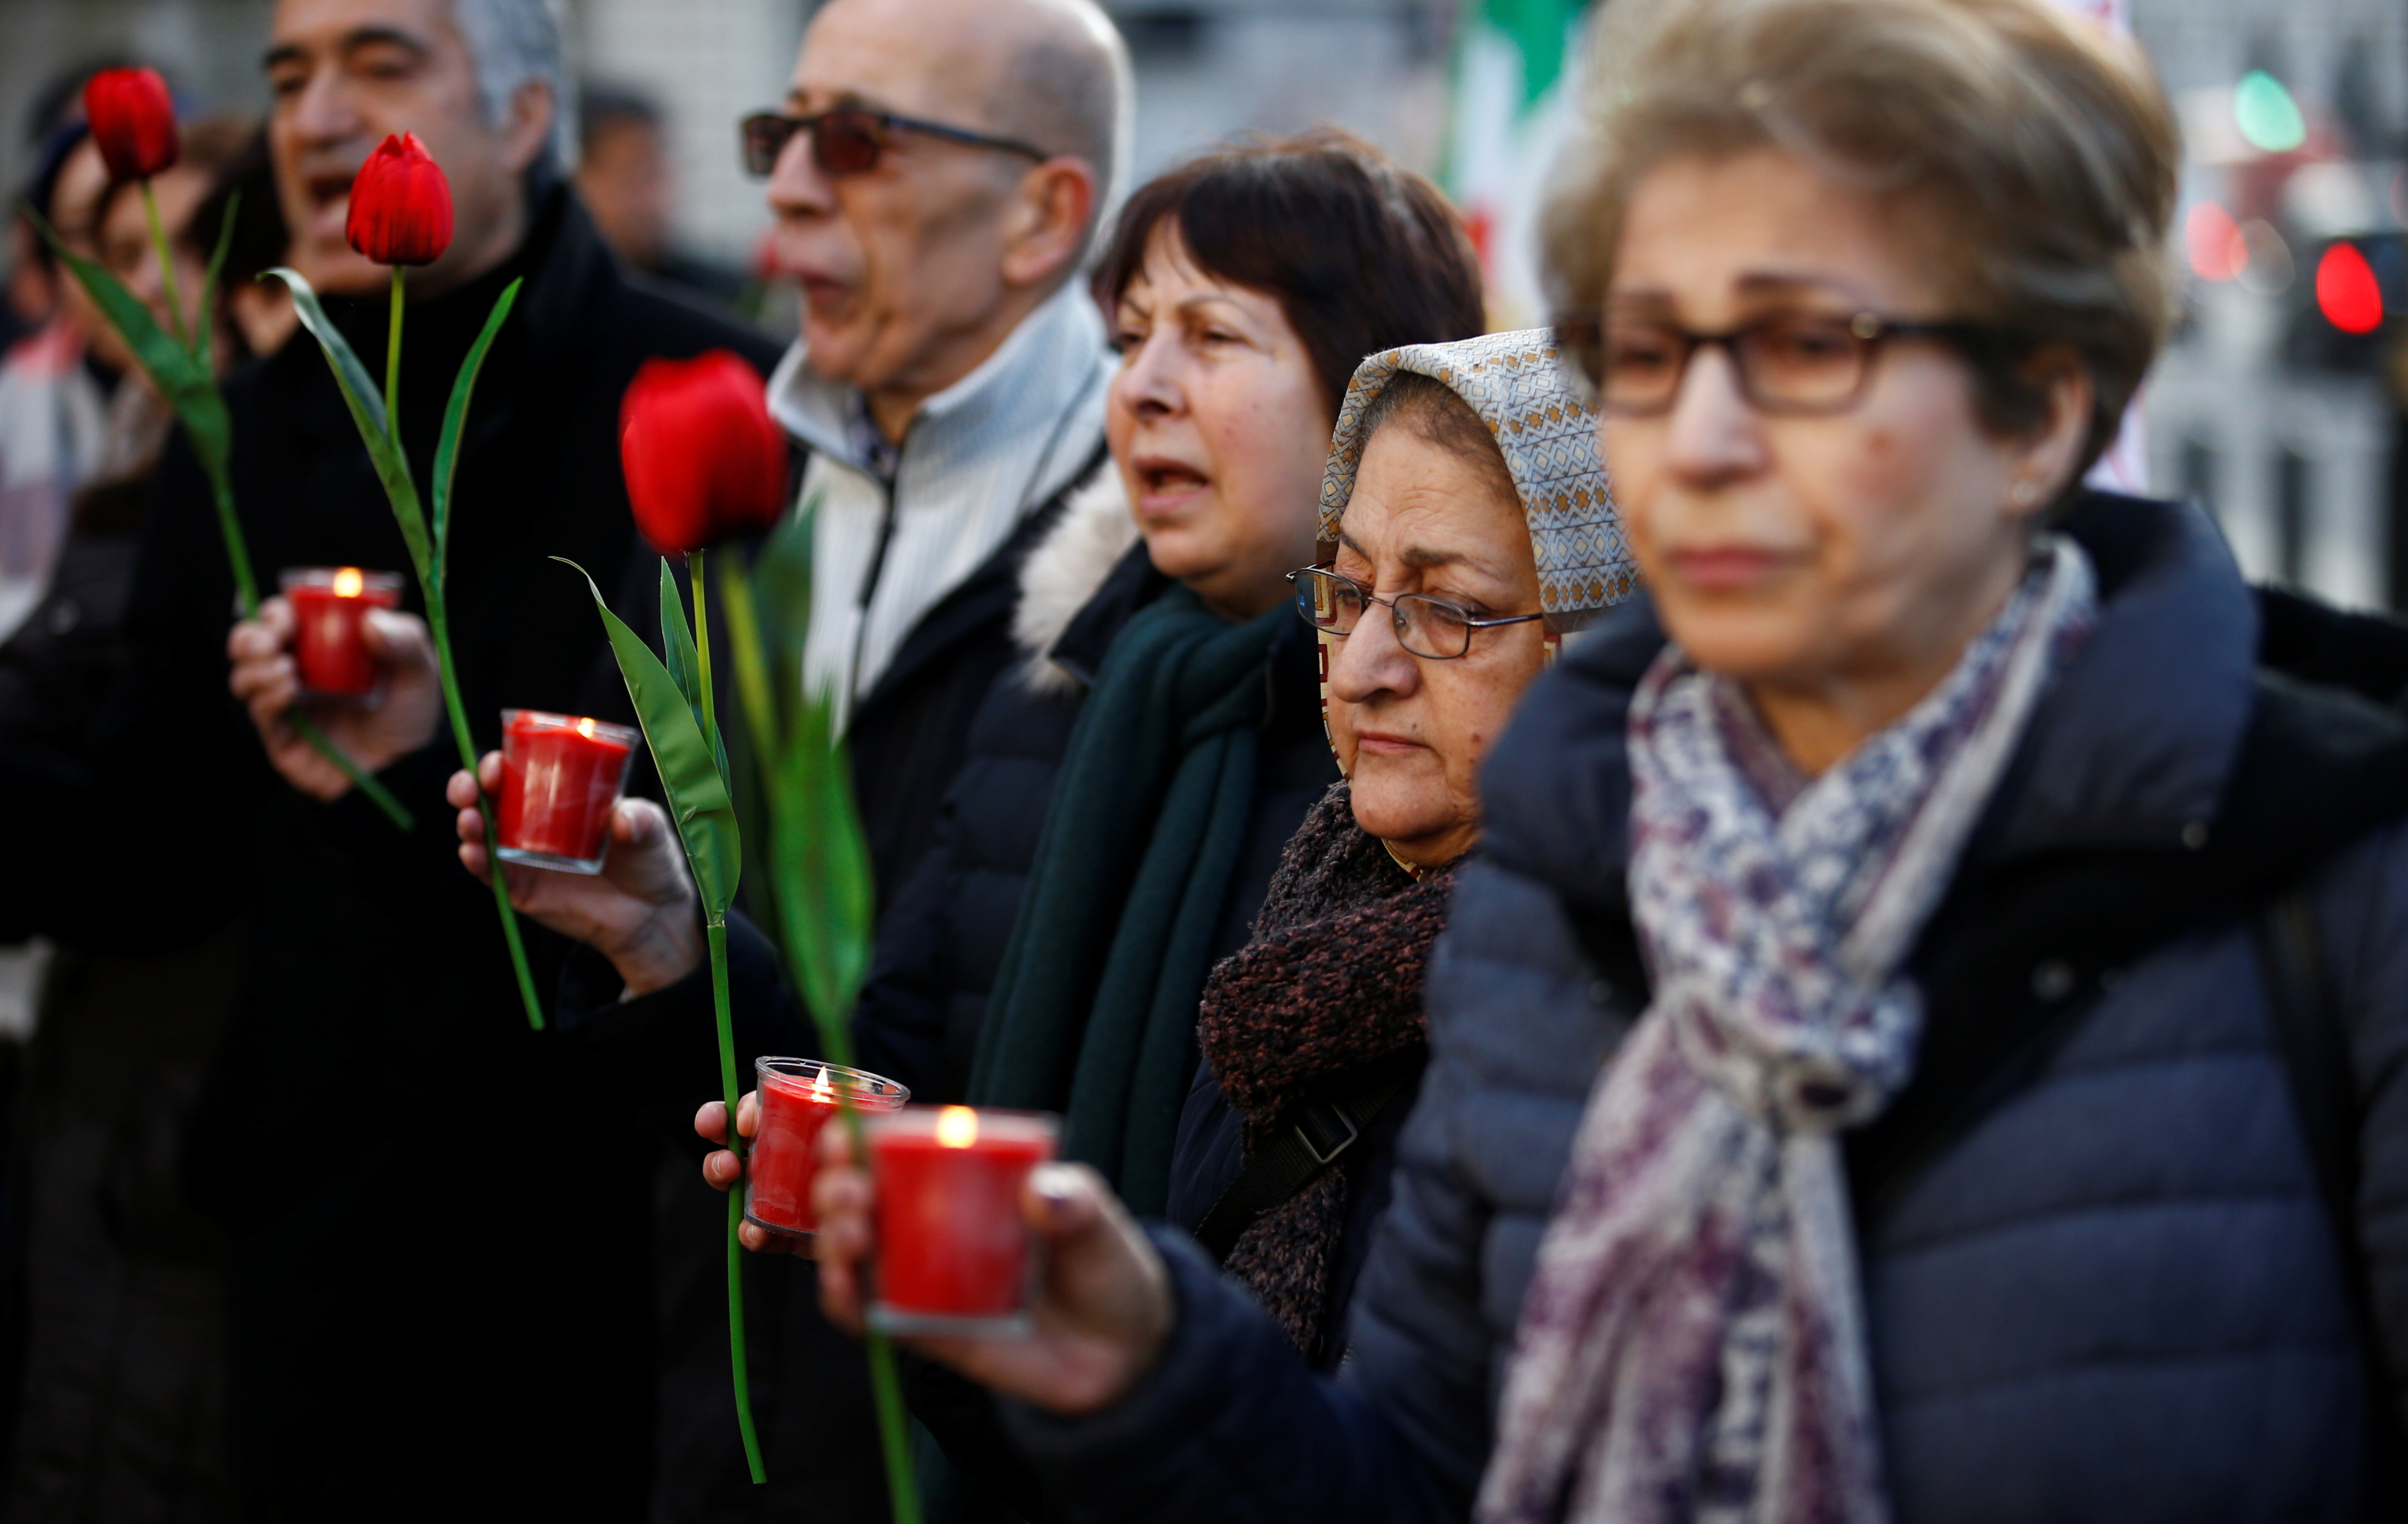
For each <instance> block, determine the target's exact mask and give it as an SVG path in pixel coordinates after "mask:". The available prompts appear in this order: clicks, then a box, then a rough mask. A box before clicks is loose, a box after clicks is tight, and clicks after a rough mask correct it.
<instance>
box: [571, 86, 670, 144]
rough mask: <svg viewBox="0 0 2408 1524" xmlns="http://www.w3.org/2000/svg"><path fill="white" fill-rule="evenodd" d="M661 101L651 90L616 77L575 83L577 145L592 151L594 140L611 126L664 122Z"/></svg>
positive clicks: (658, 125)
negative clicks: (576, 84) (615, 78)
mask: <svg viewBox="0 0 2408 1524" xmlns="http://www.w3.org/2000/svg"><path fill="white" fill-rule="evenodd" d="M663 124H664V123H663V119H662V116H661V103H660V102H659V101H657V100H655V99H653V98H652V94H651V93H650V92H648V91H645V90H643V89H641V88H639V87H638V86H635V85H630V84H622V83H620V82H618V81H617V80H606V79H588V80H586V81H585V82H584V83H583V84H581V85H579V86H578V87H577V146H578V150H579V151H580V152H583V153H591V152H593V151H594V145H595V142H596V141H597V140H598V139H599V138H600V137H602V135H603V134H604V133H607V132H609V131H610V130H611V129H612V128H614V127H645V128H649V129H651V130H652V131H653V132H658V131H660V130H661V127H662V126H663Z"/></svg>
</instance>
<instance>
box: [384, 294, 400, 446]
mask: <svg viewBox="0 0 2408 1524" xmlns="http://www.w3.org/2000/svg"><path fill="white" fill-rule="evenodd" d="M384 437H385V438H386V439H391V440H392V441H393V442H394V448H395V449H398V448H400V446H401V266H398V265H395V266H394V267H393V316H392V318H391V319H390V321H389V327H388V332H387V337H386V338H385V345H384Z"/></svg>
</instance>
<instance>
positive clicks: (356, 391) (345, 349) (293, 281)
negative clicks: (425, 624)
mask: <svg viewBox="0 0 2408 1524" xmlns="http://www.w3.org/2000/svg"><path fill="white" fill-rule="evenodd" d="M267 273H268V274H269V275H272V276H274V277H276V278H277V279H278V280H281V281H283V282H284V283H285V284H286V285H287V286H289V287H291V288H292V291H293V309H294V311H295V312H298V313H299V314H300V315H301V325H302V326H303V327H305V328H307V329H308V330H309V334H310V337H312V338H315V339H317V340H318V347H319V348H320V349H322V350H324V351H325V352H326V363H327V364H328V365H330V366H332V367H334V371H335V384H336V385H337V387H339V388H340V389H341V390H342V394H343V401H344V402H345V403H346V404H347V405H348V406H349V407H350V408H351V422H352V423H353V424H357V425H359V431H360V442H361V443H363V444H365V445H366V446H367V447H368V459H369V460H371V461H373V462H374V463H375V465H376V473H377V480H378V481H380V482H383V483H384V495H385V496H386V498H387V499H389V500H390V501H391V502H392V504H393V516H394V522H395V523H397V524H399V525H401V539H402V542H403V543H404V544H406V545H408V546H409V564H410V565H411V566H412V567H413V568H416V570H417V572H418V585H419V587H420V588H421V589H422V590H423V591H424V592H425V593H426V594H427V596H428V600H429V602H432V601H433V598H434V596H435V590H436V586H437V568H436V565H435V547H434V544H433V542H432V541H431V540H430V539H429V538H428V536H427V533H426V511H425V510H424V509H423V508H422V507H420V506H419V501H418V486H417V483H415V482H411V481H410V479H409V461H408V460H406V459H404V458H403V456H402V453H401V447H400V446H398V445H396V444H394V442H393V440H392V439H388V438H387V437H386V435H385V431H384V397H383V395H382V394H381V393H380V392H379V391H378V390H377V384H376V381H374V380H373V379H371V378H370V377H369V375H368V372H367V367H366V366H363V365H362V364H360V357H359V355H358V354H357V353H356V352H354V351H353V350H352V349H351V340H349V339H347V338H344V337H343V333H342V330H341V329H339V328H337V327H336V326H335V324H334V321H333V320H332V319H330V318H328V317H327V316H326V309H324V308H322V307H320V306H319V305H318V294H317V293H316V292H315V291H312V290H310V289H309V282H308V280H307V279H306V278H304V277H303V276H302V274H301V273H300V272H299V271H298V270H289V269H285V268H283V267H282V266H279V267H277V268H276V269H272V270H270V271H268V272H267Z"/></svg>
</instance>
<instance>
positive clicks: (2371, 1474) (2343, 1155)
mask: <svg viewBox="0 0 2408 1524" xmlns="http://www.w3.org/2000/svg"><path fill="white" fill-rule="evenodd" d="M2256 919H2257V953H2258V958H2259V961H2260V962H2261V963H2262V964H2263V965H2264V968H2265V972H2266V997H2267V1009H2268V1011H2269V1012H2270V1013H2271V1014H2272V1025H2273V1028H2274V1046H2275V1050H2276V1051H2277V1052H2278V1053H2279V1054H2280V1055H2281V1057H2282V1060H2283V1071H2284V1075H2285V1077H2286V1080H2287V1081H2288V1082H2289V1087H2290V1092H2291V1102H2292V1106H2293V1109H2294V1110H2296V1111H2297V1113H2298V1114H2299V1118H2300V1131H2301V1132H2302V1133H2303V1134H2305V1137H2306V1142H2307V1145H2308V1157H2309V1158H2310V1159H2311V1160H2312V1161H2313V1162H2314V1164H2315V1171H2316V1185H2317V1186H2318V1188H2319V1190H2320V1192H2321V1193H2322V1195H2323V1196H2324V1199H2325V1215H2326V1217H2327V1218H2328V1219H2329V1221H2330V1223H2331V1224H2332V1231H2333V1239H2334V1242H2335V1244H2336V1245H2337V1246H2338V1247H2339V1249H2340V1251H2341V1267H2342V1276H2343V1281H2344V1282H2345V1283H2346V1285H2347V1287H2348V1289H2349V1300H2350V1304H2351V1306H2352V1308H2353V1309H2354V1310H2355V1311H2356V1313H2357V1322H2358V1353H2359V1355H2360V1357H2361V1361H2362V1363H2363V1365H2364V1368H2365V1375H2366V1388H2367V1395H2368V1399H2369V1402H2370V1408H2369V1411H2368V1413H2367V1416H2366V1417H2367V1491H2368V1495H2369V1496H2368V1501H2369V1502H2370V1504H2372V1506H2371V1507H2370V1509H2369V1512H2368V1516H2367V1517H2380V1518H2392V1517H2399V1513H2398V1509H2399V1505H2400V1503H2401V1502H2402V1501H2403V1500H2408V1431H2403V1430H2402V1429H2401V1423H2400V1416H2399V1410H2398V1407H2397V1405H2396V1404H2395V1403H2394V1402H2393V1400H2392V1394H2391V1378H2390V1367H2389V1362H2388V1361H2387V1360H2386V1359H2385V1358H2384V1354H2383V1344H2382V1335H2381V1333H2380V1331H2379V1330H2380V1325H2379V1324H2378V1323H2377V1322H2376V1321H2375V1314H2374V1287H2373V1285H2372V1282H2371V1281H2370V1280H2369V1278H2368V1276H2367V1271H2366V1245H2365V1243H2364V1241H2363V1239H2362V1238H2361V1237H2360V1235H2359V1233H2358V1085H2357V1081H2356V1079H2355V1078H2354V1076H2353V1074H2352V1071H2351V1068H2350V1059H2349V1043H2348V1039H2347V1036H2346V1034H2345V1033H2343V1030H2342V1020H2341V1011H2340V1008H2339V1002H2338V1000H2337V999H2336V998H2335V995H2334V991H2333V985H2332V979H2331V976H2330V972H2329V970H2328V969H2327V968H2326V966H2325V956H2324V949H2323V947H2322V945H2321V944H2320V943H2319V942H2318V941H2317V936H2316V916H2315V904H2314V902H2313V901H2312V900H2310V899H2309V898H2308V892H2307V890H2306V889H2305V888H2304V887H2303V886H2301V885H2300V884H2291V885H2290V886H2288V887H2286V888H2285V889H2283V890H2282V891H2281V892H2280V893H2277V894H2274V895H2272V896H2270V897H2268V898H2267V899H2265V900H2263V901H2262V902H2261V903H2260V904H2259V906H2258V908H2257V918H2256Z"/></svg>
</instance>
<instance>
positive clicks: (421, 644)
mask: <svg viewBox="0 0 2408 1524" xmlns="http://www.w3.org/2000/svg"><path fill="white" fill-rule="evenodd" d="M297 633H298V620H297V619H296V618H295V615H294V607H293V605H292V604H291V603H290V602H288V601H287V600H285V599H284V598H281V597H272V598H269V599H267V600H266V601H265V602H264V603H262V604H261V605H260V606H259V613H258V615H257V617H255V618H251V619H246V620H243V621H241V622H240V623H238V624H236V625H235V626H234V628H233V629H232V630H231V631H230V632H228V634H227V636H226V656H227V658H228V659H229V660H230V661H231V662H232V663H233V669H232V670H231V671H230V672H229V673H228V674H227V677H226V686H227V688H228V689H229V691H231V692H232V693H233V694H234V696H235V697H236V698H237V699H240V700H241V701H242V704H243V706H244V708H245V709H247V710H248V711H249V712H250V713H251V724H252V726H255V727H256V728H257V729H258V731H259V736H260V740H261V743H262V744H263V745H264V746H265V748H266V751H267V759H268V761H269V763H270V764H272V765H273V766H274V767H275V769H276V770H277V771H278V772H279V773H280V774H282V775H283V777H284V780H285V781H286V782H287V783H289V784H292V785H293V786H294V788H296V789H299V790H300V791H301V792H302V793H304V794H307V795H308V796H309V797H310V798H317V799H333V798H337V797H339V796H340V795H341V794H342V793H343V791H344V790H345V789H347V788H349V787H351V785H352V783H353V782H354V780H353V779H352V777H351V774H350V773H349V772H347V771H346V770H345V769H343V768H341V767H340V766H338V765H337V763H335V762H334V761H333V760H332V759H330V758H329V757H328V756H327V755H326V753H325V751H324V749H323V748H322V747H321V746H320V745H319V744H317V741H316V740H313V739H311V738H309V737H308V736H305V735H303V734H302V733H301V732H300V731H299V730H298V729H296V728H295V727H294V723H293V718H294V706H295V705H297V704H300V703H301V702H302V700H303V697H304V695H303V691H302V681H301V669H300V664H299V662H298V661H297V660H296V659H295V652H294V642H295V637H296V635H297ZM357 633H358V639H359V642H360V646H359V649H360V651H361V652H362V653H363V654H365V656H366V660H367V661H368V662H370V663H371V664H372V665H373V666H374V668H375V669H376V670H377V671H378V672H379V673H380V674H381V681H382V683H383V692H384V698H383V701H382V702H381V703H380V704H378V705H377V706H376V707H374V708H366V707H363V706H360V705H358V704H355V703H345V704H334V705H312V706H310V707H309V710H308V712H309V715H310V718H311V719H312V720H313V721H314V722H315V723H316V724H317V726H319V728H320V731H321V733H322V737H323V739H325V740H327V741H330V742H331V743H332V744H334V745H336V746H338V747H340V748H341V749H342V751H343V753H344V755H346V756H348V757H350V758H351V760H352V762H353V763H354V765H355V766H357V767H359V768H360V769H365V771H366V772H367V773H371V774H372V773H375V772H378V771H380V770H381V769H384V768H386V767H388V766H390V765H392V764H393V763H394V761H396V760H398V759H400V758H401V757H404V756H407V755H409V754H410V753H411V752H414V751H417V750H418V749H419V748H420V747H422V746H424V745H425V744H426V743H427V742H428V741H430V740H434V739H435V734H436V728H437V726H438V725H439V724H440V722H441V718H442V711H443V695H442V688H441V684H440V682H439V680H438V679H437V674H436V670H435V650H434V646H433V644H432V642H431V641H430V640H428V638H427V632H426V625H424V624H423V623H422V622H421V621H420V620H418V619H417V618H416V617H415V616H413V615H410V614H407V613H404V612H402V611H399V610H388V609H370V610H366V611H363V612H362V615H361V617H360V619H359V621H358V624H357Z"/></svg>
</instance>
